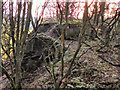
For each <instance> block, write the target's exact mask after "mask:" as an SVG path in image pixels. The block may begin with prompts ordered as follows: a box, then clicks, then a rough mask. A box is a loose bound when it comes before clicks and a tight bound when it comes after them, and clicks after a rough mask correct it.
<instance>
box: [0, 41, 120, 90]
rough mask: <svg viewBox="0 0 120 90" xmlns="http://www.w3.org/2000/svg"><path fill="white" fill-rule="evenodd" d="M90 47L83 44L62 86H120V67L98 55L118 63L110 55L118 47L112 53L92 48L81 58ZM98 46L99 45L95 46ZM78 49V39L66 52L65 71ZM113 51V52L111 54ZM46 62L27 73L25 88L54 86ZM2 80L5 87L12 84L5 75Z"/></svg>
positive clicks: (58, 67) (23, 83) (58, 74)
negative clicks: (102, 52)
mask: <svg viewBox="0 0 120 90" xmlns="http://www.w3.org/2000/svg"><path fill="white" fill-rule="evenodd" d="M69 43H70V41H66V44H69ZM89 44H93V46H94V45H97V44H98V42H96V41H90V42H89ZM87 48H88V47H86V46H85V45H83V47H82V48H81V50H80V52H79V54H78V56H77V57H76V60H75V64H74V66H73V69H72V74H71V75H70V76H69V77H68V78H67V79H66V81H65V82H64V83H63V84H62V86H61V87H62V88H81V87H82V88H97V87H102V88H118V87H119V88H120V81H119V76H120V73H118V69H119V68H120V67H115V66H112V65H110V64H108V63H107V62H105V61H104V60H102V59H100V58H99V57H98V55H101V56H102V57H104V58H106V59H107V60H109V61H110V62H113V63H116V64H118V63H119V62H118V61H117V60H111V59H109V57H110V56H112V55H115V52H116V51H117V49H111V50H110V53H105V54H101V53H96V52H94V51H92V50H88V51H87V53H85V54H84V55H83V56H82V57H81V58H80V59H79V56H80V55H81V53H82V52H84V51H85V50H87ZM95 48H98V47H95ZM76 49H77V41H73V42H72V44H71V45H70V48H69V49H68V51H67V52H66V53H65V57H64V60H65V64H64V67H65V68H64V72H65V73H66V71H67V69H68V67H69V65H70V62H71V59H72V56H73V54H74V52H75V50H76ZM111 53H112V54H111ZM44 66H45V63H42V64H41V66H40V67H39V68H38V69H37V70H36V71H34V72H33V73H31V74H30V73H29V74H28V73H27V74H26V75H25V76H26V78H24V80H23V81H22V86H23V87H24V88H41V87H42V88H48V87H54V86H53V79H52V78H51V75H50V73H49V72H48V71H47V70H46V69H45V67H44ZM60 67H61V62H58V63H57V64H56V65H55V73H57V74H56V77H57V78H59V77H60V70H61V68H60ZM0 80H2V83H1V85H2V87H3V88H5V87H7V86H8V85H10V82H9V81H8V80H7V78H6V77H5V75H4V76H2V77H0Z"/></svg>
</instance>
